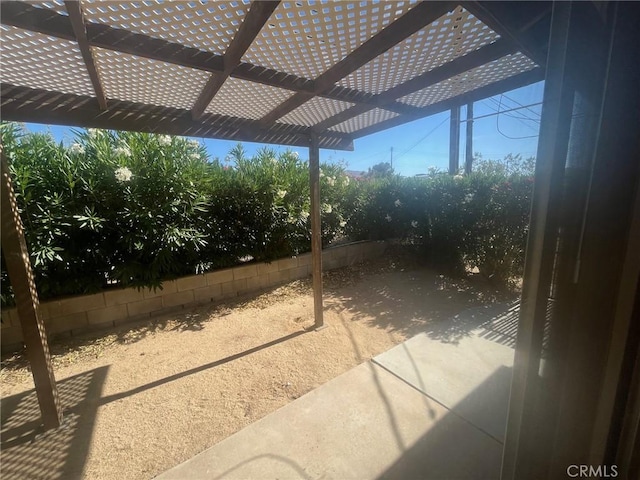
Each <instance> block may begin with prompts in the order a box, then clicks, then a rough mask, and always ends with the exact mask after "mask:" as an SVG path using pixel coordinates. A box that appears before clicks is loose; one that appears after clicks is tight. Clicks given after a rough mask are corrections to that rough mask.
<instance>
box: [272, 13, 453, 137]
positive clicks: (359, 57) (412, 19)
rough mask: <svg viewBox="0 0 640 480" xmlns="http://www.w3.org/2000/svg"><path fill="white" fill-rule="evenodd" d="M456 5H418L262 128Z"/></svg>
mask: <svg viewBox="0 0 640 480" xmlns="http://www.w3.org/2000/svg"><path fill="white" fill-rule="evenodd" d="M456 6H457V4H456V3H452V2H422V3H419V4H418V5H417V6H415V7H414V8H413V9H411V10H410V11H408V12H407V13H405V14H404V15H403V16H402V17H400V18H399V19H397V20H396V21H395V22H393V23H391V24H390V25H388V26H387V27H386V28H384V29H382V30H381V31H379V32H378V33H377V34H375V35H374V36H373V37H371V38H370V39H369V40H367V41H366V42H364V43H363V44H362V45H360V46H359V47H358V48H356V49H355V50H354V51H353V52H351V53H350V54H349V55H347V56H346V57H345V58H343V59H342V60H340V61H339V62H338V63H336V64H335V65H334V66H333V67H331V68H330V69H329V70H327V71H325V72H324V73H322V74H321V75H320V76H319V77H318V78H316V79H315V80H314V86H315V91H314V92H313V94H311V95H310V94H308V93H301V92H300V93H296V94H295V95H293V96H292V97H290V98H289V99H287V100H286V101H284V102H283V103H281V104H280V105H278V106H277V107H276V108H274V109H273V110H272V111H271V112H269V113H268V114H266V115H265V116H264V117H263V118H262V119H260V123H261V124H262V125H271V124H273V123H274V122H275V121H276V120H278V119H279V118H281V117H283V116H284V115H286V114H287V113H289V112H291V111H293V110H295V109H296V108H298V107H299V106H300V105H302V104H304V103H305V102H307V101H309V100H310V99H311V98H313V97H314V96H316V95H319V94H321V93H322V92H324V91H326V90H328V89H329V88H331V87H332V86H334V84H335V83H336V82H337V81H339V80H341V79H342V78H344V77H346V76H347V75H349V74H350V73H352V72H355V71H356V70H357V69H359V68H360V67H361V66H363V65H365V64H366V63H369V62H370V61H371V60H373V59H374V58H376V57H378V56H379V55H381V54H383V53H384V52H386V51H387V50H389V49H390V48H392V47H394V46H395V45H397V44H398V43H400V42H401V41H402V40H404V39H406V38H408V37H410V36H411V35H413V34H414V33H416V32H417V31H419V30H420V29H422V28H424V27H425V26H426V25H429V24H430V23H432V22H433V21H434V20H437V19H438V18H440V17H441V16H442V15H444V14H445V13H447V12H449V11H451V10H453V9H454V8H455V7H456Z"/></svg>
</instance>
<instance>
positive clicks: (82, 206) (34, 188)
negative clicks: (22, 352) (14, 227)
mask: <svg viewBox="0 0 640 480" xmlns="http://www.w3.org/2000/svg"><path fill="white" fill-rule="evenodd" d="M2 142H3V145H4V151H5V153H6V154H7V157H8V159H9V164H10V170H11V173H12V175H13V178H14V185H15V189H16V194H17V198H18V205H19V208H20V211H21V216H22V219H23V222H24V224H25V237H26V240H27V244H28V247H29V251H30V255H31V261H32V265H33V267H34V271H35V274H36V283H37V285H38V287H39V293H40V295H41V297H42V298H45V299H46V298H50V297H56V296H60V295H69V294H80V293H89V292H94V291H98V290H99V289H101V288H104V287H107V286H108V285H119V286H134V287H143V286H145V287H158V286H160V285H161V282H162V281H163V280H165V279H170V278H175V277H178V276H182V275H189V274H194V273H197V272H202V271H206V270H210V269H214V268H221V267H229V266H233V265H237V264H239V263H241V262H242V261H246V260H248V259H252V258H253V259H255V260H259V261H269V260H273V259H276V258H281V257H283V256H288V255H295V254H298V253H301V252H305V251H308V250H309V249H310V222H309V211H310V205H309V174H308V165H307V164H306V162H304V161H302V160H301V159H299V158H298V156H297V154H296V153H294V152H290V151H285V152H284V153H281V154H279V155H276V153H275V152H274V151H273V150H271V149H263V150H261V151H260V152H259V153H258V154H257V155H256V156H255V157H253V158H248V157H247V156H246V154H245V152H244V150H243V149H242V147H241V146H240V145H239V146H238V147H236V148H234V149H233V150H232V151H231V152H230V154H229V156H228V157H227V159H225V161H224V162H220V161H219V160H217V159H213V160H211V159H208V158H207V156H206V152H205V150H204V147H203V146H202V145H201V144H199V143H198V142H196V141H193V140H187V139H184V138H179V137H169V136H166V135H151V134H144V133H131V132H111V131H103V130H93V129H89V130H87V131H77V132H75V137H74V139H73V143H72V144H71V145H69V146H65V145H63V144H62V143H56V142H55V141H54V139H53V138H52V137H51V136H50V135H47V134H40V133H28V132H26V131H24V130H23V129H22V128H20V127H18V126H17V125H15V124H3V125H2ZM322 168H323V175H322V178H321V182H322V191H323V198H322V205H323V211H324V216H323V238H324V240H325V243H327V242H330V241H331V240H332V239H333V238H335V237H336V236H338V235H342V231H343V227H344V222H343V218H342V215H341V214H340V213H339V212H340V211H341V209H342V207H341V204H342V202H343V197H344V195H343V194H342V193H341V192H342V191H343V187H344V186H345V185H346V183H345V178H346V177H345V175H344V173H343V169H342V168H341V167H339V166H335V165H331V166H327V165H323V166H322ZM2 286H3V289H2V291H3V302H6V301H7V300H8V297H7V295H5V294H6V293H9V294H10V287H9V282H8V277H7V275H6V269H5V268H4V265H3V268H2ZM9 297H10V295H9Z"/></svg>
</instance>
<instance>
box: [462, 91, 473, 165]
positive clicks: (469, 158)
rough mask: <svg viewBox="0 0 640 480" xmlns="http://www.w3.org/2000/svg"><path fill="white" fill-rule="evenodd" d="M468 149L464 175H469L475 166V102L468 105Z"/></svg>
mask: <svg viewBox="0 0 640 480" xmlns="http://www.w3.org/2000/svg"><path fill="white" fill-rule="evenodd" d="M466 127H467V148H466V153H465V159H464V160H465V161H464V173H465V174H467V175H469V174H470V173H471V168H472V165H473V102H469V103H468V104H467V125H466Z"/></svg>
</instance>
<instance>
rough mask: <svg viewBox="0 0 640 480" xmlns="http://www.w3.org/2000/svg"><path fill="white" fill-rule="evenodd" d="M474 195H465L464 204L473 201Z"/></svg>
mask: <svg viewBox="0 0 640 480" xmlns="http://www.w3.org/2000/svg"><path fill="white" fill-rule="evenodd" d="M473 197H474V194H473V193H467V194H466V195H465V196H464V203H469V202H470V201H471V200H473Z"/></svg>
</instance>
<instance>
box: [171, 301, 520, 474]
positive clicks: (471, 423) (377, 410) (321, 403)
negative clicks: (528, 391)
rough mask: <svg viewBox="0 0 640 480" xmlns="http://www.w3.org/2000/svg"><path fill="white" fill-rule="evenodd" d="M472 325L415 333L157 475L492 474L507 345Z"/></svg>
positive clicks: (497, 455)
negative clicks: (464, 329) (463, 333)
mask: <svg viewBox="0 0 640 480" xmlns="http://www.w3.org/2000/svg"><path fill="white" fill-rule="evenodd" d="M506 311H507V312H508V311H510V310H509V309H508V308H507V309H506ZM484 313H485V314H486V315H489V313H488V310H487V311H485V312H484ZM511 317H513V315H511ZM511 317H509V318H511ZM501 318H502V317H501V316H494V317H490V318H487V316H484V317H483V319H482V321H480V319H478V320H479V321H478V323H476V327H478V325H479V324H482V323H485V324H486V325H487V327H488V326H490V325H491V322H494V323H495V325H502V323H501V322H502V320H500V319H501ZM481 331H482V330H478V329H477V328H476V329H475V330H474V329H473V328H470V329H469V332H468V336H467V337H463V338H461V339H460V341H459V342H458V343H451V342H446V341H443V340H442V339H437V338H433V337H431V336H430V335H429V334H428V333H422V334H420V335H417V336H416V337H414V338H412V339H410V340H408V341H407V342H404V343H402V344H400V345H398V346H396V347H394V348H393V349H391V350H389V351H387V352H385V353H384V354H382V355H379V356H377V357H375V358H374V359H373V361H371V362H366V363H363V364H361V365H359V366H357V367H356V368H353V369H352V370H350V371H348V372H346V373H345V374H343V375H341V376H339V377H337V378H335V379H333V380H331V381H329V382H328V383H326V384H324V385H322V386H321V387H319V388H317V389H316V390H313V391H312V392H310V393H308V394H307V395H304V396H303V397H301V398H299V399H298V400H296V401H294V402H292V403H290V404H288V405H286V406H284V407H283V408H281V409H280V410H277V411H276V412H274V413H272V414H270V415H268V416H267V417H265V418H263V419H261V420H259V421H257V422H255V423H253V424H251V425H249V426H248V427H246V428H245V429H244V430H241V431H240V432H238V433H236V434H234V435H232V436H231V437H228V438H227V439H225V440H223V441H222V442H220V443H218V444H217V445H215V446H213V447H212V448H210V449H208V450H206V451H204V452H203V453H201V454H200V455H198V456H196V457H194V458H192V459H191V460H189V461H187V462H185V463H183V464H181V465H179V466H177V467H175V468H174V469H172V470H169V471H167V472H165V473H164V474H162V475H161V476H160V477H159V478H162V479H164V480H166V479H178V478H200V477H205V476H206V477H207V478H216V479H242V478H304V479H315V478H345V479H348V478H358V479H365V478H369V479H373V478H381V479H395V478H403V479H408V480H412V479H447V480H450V479H479V478H482V479H490V478H498V477H499V471H500V462H501V455H502V443H503V441H504V430H505V426H506V418H507V405H508V398H509V388H510V382H511V375H512V368H511V363H512V361H513V350H512V349H511V348H509V347H508V346H505V345H504V344H500V343H496V342H494V341H492V340H489V339H488V338H484V337H483V335H482V334H480V333H479V332H481ZM486 332H490V330H489V329H487V330H486ZM487 335H488V334H487ZM352 341H354V340H353V339H352ZM354 347H355V348H357V346H356V345H354Z"/></svg>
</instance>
